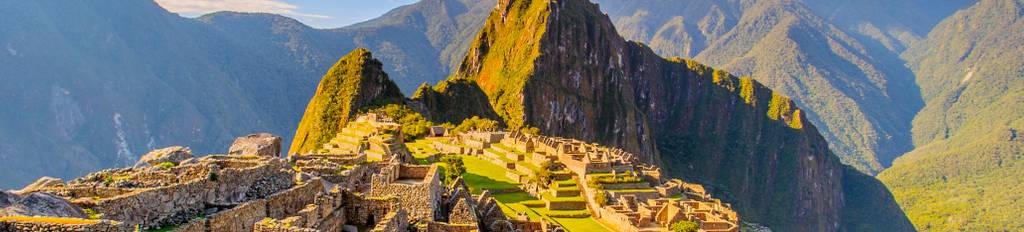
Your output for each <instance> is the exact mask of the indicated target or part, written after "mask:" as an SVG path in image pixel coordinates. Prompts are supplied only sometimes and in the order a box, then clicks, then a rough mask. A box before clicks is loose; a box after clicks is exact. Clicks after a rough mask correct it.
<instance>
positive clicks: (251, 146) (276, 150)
mask: <svg viewBox="0 0 1024 232" xmlns="http://www.w3.org/2000/svg"><path fill="white" fill-rule="evenodd" d="M228 155H237V156H241V155H256V156H269V157H280V156H281V137H278V136H276V135H272V134H268V133H259V134H251V135H246V136H242V137H238V138H237V139H235V143H233V144H231V148H230V149H228Z"/></svg>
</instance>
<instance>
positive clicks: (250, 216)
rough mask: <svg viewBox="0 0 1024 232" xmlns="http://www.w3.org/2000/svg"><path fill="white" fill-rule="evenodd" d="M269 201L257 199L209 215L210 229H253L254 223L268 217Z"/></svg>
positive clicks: (240, 231)
mask: <svg viewBox="0 0 1024 232" xmlns="http://www.w3.org/2000/svg"><path fill="white" fill-rule="evenodd" d="M266 209H267V201H266V200H262V199H261V200H255V201H250V202H247V203H245V204H242V205H239V206H236V207H235V208H231V209H229V210H225V211H221V212H219V213H217V214H214V215H213V216H210V217H209V220H208V221H207V224H206V226H207V228H208V229H209V230H210V231H239V232H242V231H252V228H253V224H255V223H256V222H257V221H259V220H262V219H263V218H265V217H267V210H266Z"/></svg>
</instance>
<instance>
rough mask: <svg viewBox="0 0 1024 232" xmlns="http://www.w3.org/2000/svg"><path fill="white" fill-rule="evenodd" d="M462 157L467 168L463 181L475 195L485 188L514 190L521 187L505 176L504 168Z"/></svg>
mask: <svg viewBox="0 0 1024 232" xmlns="http://www.w3.org/2000/svg"><path fill="white" fill-rule="evenodd" d="M461 157H462V163H463V164H465V166H466V173H465V174H462V179H463V180H465V181H466V185H469V190H470V192H472V193H473V194H480V192H482V191H483V190H482V189H483V188H487V189H514V188H517V187H518V186H519V184H517V183H516V182H515V181H513V180H512V179H509V178H508V177H506V176H505V170H506V169H505V168H504V167H501V166H498V165H495V164H494V163H491V162H488V161H486V160H483V159H480V158H477V157H473V156H461Z"/></svg>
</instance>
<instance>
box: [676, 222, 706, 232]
mask: <svg viewBox="0 0 1024 232" xmlns="http://www.w3.org/2000/svg"><path fill="white" fill-rule="evenodd" d="M669 229H671V230H672V232H697V231H700V225H698V224H697V223H696V222H692V221H686V220H683V221H679V222H676V223H672V226H671V227H669Z"/></svg>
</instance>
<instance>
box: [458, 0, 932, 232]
mask: <svg viewBox="0 0 1024 232" xmlns="http://www.w3.org/2000/svg"><path fill="white" fill-rule="evenodd" d="M453 78H455V79H457V80H470V81H473V82H475V83H476V84H477V85H478V86H479V88H480V90H481V91H483V92H484V94H485V95H486V96H487V98H488V101H489V102H490V106H491V108H492V109H493V110H494V112H496V114H497V115H498V116H499V117H500V119H501V120H502V121H503V122H504V123H505V124H507V125H508V126H509V127H510V128H511V129H516V128H522V127H527V126H530V127H537V128H540V129H541V130H542V131H543V132H544V133H545V134H552V135H557V136H564V137H572V138H578V139H582V140H586V141H592V142H598V143H602V144H605V145H612V146H619V147H622V148H624V149H626V150H628V151H630V152H634V153H637V154H640V156H641V157H642V159H643V160H644V161H646V162H650V163H660V164H663V167H664V170H665V171H667V172H668V174H669V175H670V176H677V177H685V178H688V179H694V180H700V181H702V182H704V183H706V184H709V185H712V186H714V187H715V188H716V190H718V191H719V192H721V193H723V194H725V196H727V197H726V198H727V199H728V200H729V201H730V202H733V203H734V206H735V207H736V208H737V209H738V210H739V211H740V213H741V215H743V216H744V218H745V220H750V221H754V222H759V223H764V224H767V225H769V226H770V227H772V228H773V229H777V230H782V231H837V230H842V229H847V228H851V227H852V226H849V225H844V224H843V222H844V221H843V218H844V217H845V216H847V215H844V214H856V213H857V212H852V211H851V212H848V213H844V212H843V211H844V207H845V205H846V204H848V203H849V202H846V201H845V198H844V195H845V194H844V180H846V179H857V180H866V182H868V183H874V184H875V186H873V187H872V188H873V189H877V187H878V186H880V185H878V184H877V183H878V182H877V181H875V180H873V179H871V178H870V177H867V176H863V175H862V174H859V173H856V172H855V171H853V173H848V172H847V171H848V170H847V169H846V168H844V166H843V165H842V164H841V163H840V162H839V160H838V159H837V158H836V156H835V155H833V154H832V153H831V151H829V148H828V144H827V143H826V142H825V140H824V139H823V138H822V137H821V135H819V134H818V132H817V130H816V129H815V128H814V126H813V125H811V124H810V123H809V122H807V120H806V118H805V116H804V113H802V111H801V110H800V109H798V108H797V107H796V106H795V105H794V104H793V102H792V101H790V100H789V98H787V97H785V96H782V95H779V94H776V93H773V92H772V91H771V90H769V89H768V88H766V87H764V86H762V85H761V84H759V83H757V82H756V81H754V80H753V79H752V78H737V77H735V76H732V75H730V74H728V73H726V72H724V71H720V70H714V69H711V68H708V67H705V66H703V65H700V64H698V63H696V62H693V61H689V60H683V59H664V58H661V57H659V56H657V55H656V54H655V53H654V52H653V51H652V50H651V49H649V48H647V47H646V46H644V45H642V44H638V43H633V42H627V41H626V40H624V39H623V38H621V37H620V36H619V35H618V33H617V32H616V31H615V28H614V26H613V25H612V24H611V21H610V20H609V19H608V18H607V16H605V15H604V14H602V13H600V11H599V9H598V7H597V6H596V5H594V4H592V3H589V2H587V1H584V0H562V1H547V0H536V1H525V0H520V1H514V0H513V1H510V0H504V1H499V3H498V5H497V7H496V9H495V10H494V12H492V13H491V15H490V18H489V19H488V21H487V22H486V23H485V24H484V27H483V29H482V30H481V32H480V34H479V35H478V37H477V40H476V41H475V42H474V43H473V45H471V46H470V50H469V52H468V54H467V56H466V58H465V59H464V62H463V63H462V65H461V66H460V67H459V70H458V71H457V72H456V74H455V75H454V77H453ZM850 170H852V169H850ZM847 176H849V178H844V177H847ZM859 177H867V178H866V179H863V178H859ZM881 190H884V187H883V188H881ZM887 193H888V191H879V192H878V193H877V194H880V196H878V195H875V193H873V195H871V196H869V197H867V198H870V199H882V200H881V201H880V202H882V205H888V206H892V205H894V204H893V203H892V199H891V196H888V195H886V194H887ZM884 208H887V209H886V210H883V211H885V212H884V213H879V214H884V215H886V216H887V217H892V218H897V219H896V220H893V221H895V222H896V223H892V225H891V226H889V227H887V229H889V230H910V229H912V228H910V227H909V223H907V222H906V220H905V218H903V217H902V213H901V212H899V209H898V208H895V211H893V210H892V207H884ZM853 211H856V210H853ZM901 218H902V219H903V220H899V219H901ZM851 221H852V220H851Z"/></svg>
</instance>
